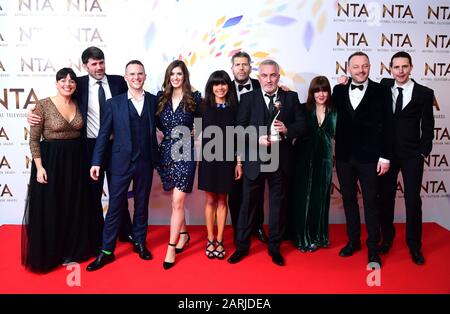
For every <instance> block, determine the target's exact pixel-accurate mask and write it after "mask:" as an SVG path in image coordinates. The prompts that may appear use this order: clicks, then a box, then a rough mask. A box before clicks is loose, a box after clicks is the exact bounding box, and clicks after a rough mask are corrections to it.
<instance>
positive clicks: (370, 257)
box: [368, 250, 381, 268]
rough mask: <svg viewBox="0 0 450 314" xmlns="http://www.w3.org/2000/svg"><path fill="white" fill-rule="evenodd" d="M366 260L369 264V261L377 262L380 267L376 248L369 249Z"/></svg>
mask: <svg viewBox="0 0 450 314" xmlns="http://www.w3.org/2000/svg"><path fill="white" fill-rule="evenodd" d="M368 261H369V264H370V263H378V265H380V268H381V258H380V256H379V255H378V251H377V250H369V254H368Z"/></svg>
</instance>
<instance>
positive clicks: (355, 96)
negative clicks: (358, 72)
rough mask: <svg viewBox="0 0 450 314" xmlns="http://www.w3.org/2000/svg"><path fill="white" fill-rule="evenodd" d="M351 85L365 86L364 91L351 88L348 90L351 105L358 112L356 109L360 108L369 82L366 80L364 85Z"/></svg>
mask: <svg viewBox="0 0 450 314" xmlns="http://www.w3.org/2000/svg"><path fill="white" fill-rule="evenodd" d="M351 84H353V85H362V86H363V89H362V90H359V89H358V88H355V89H352V87H351V86H350V87H349V89H348V95H349V97H350V103H351V104H352V107H353V109H354V110H356V108H358V106H359V103H360V102H361V100H362V99H363V97H364V94H365V93H366V90H367V86H368V85H369V80H366V81H365V82H364V83H362V84H355V83H351Z"/></svg>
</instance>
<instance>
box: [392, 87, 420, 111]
mask: <svg viewBox="0 0 450 314" xmlns="http://www.w3.org/2000/svg"><path fill="white" fill-rule="evenodd" d="M398 87H401V88H403V91H402V93H403V103H402V110H403V109H405V107H406V106H407V105H408V104H409V102H410V101H411V98H412V92H413V89H414V82H413V81H412V80H408V82H406V83H405V84H403V86H400V85H397V82H395V84H394V86H392V88H391V90H392V112H395V104H396V102H397V97H398Z"/></svg>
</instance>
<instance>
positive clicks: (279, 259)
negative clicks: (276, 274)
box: [269, 252, 284, 266]
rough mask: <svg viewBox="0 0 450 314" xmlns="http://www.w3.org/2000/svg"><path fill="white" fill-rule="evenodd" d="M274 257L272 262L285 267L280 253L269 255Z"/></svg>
mask: <svg viewBox="0 0 450 314" xmlns="http://www.w3.org/2000/svg"><path fill="white" fill-rule="evenodd" d="M269 255H270V256H272V262H274V263H275V264H276V265H278V266H284V258H283V255H281V253H280V252H275V253H269Z"/></svg>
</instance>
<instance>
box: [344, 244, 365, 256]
mask: <svg viewBox="0 0 450 314" xmlns="http://www.w3.org/2000/svg"><path fill="white" fill-rule="evenodd" d="M359 250H361V244H359V243H352V242H348V243H347V245H346V246H344V247H343V248H342V249H341V250H340V251H339V256H340V257H348V256H352V255H353V253H355V252H356V251H359Z"/></svg>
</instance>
